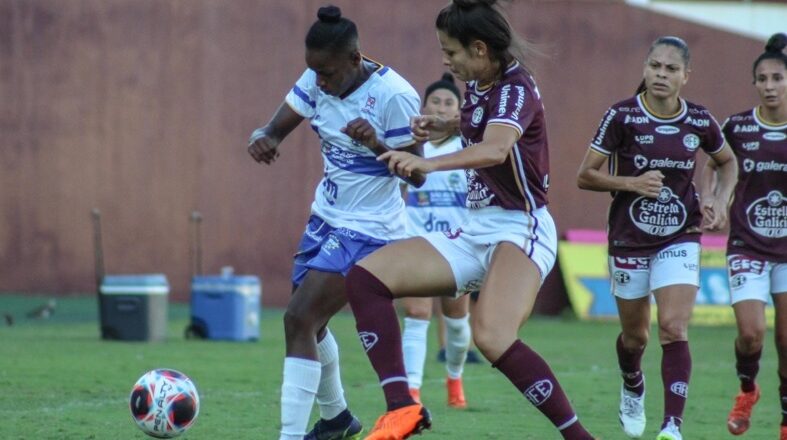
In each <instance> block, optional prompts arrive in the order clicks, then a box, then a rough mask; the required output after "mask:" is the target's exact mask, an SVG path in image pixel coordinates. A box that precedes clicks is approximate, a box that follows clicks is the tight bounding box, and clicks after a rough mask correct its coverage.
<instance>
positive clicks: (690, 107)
mask: <svg viewBox="0 0 787 440" xmlns="http://www.w3.org/2000/svg"><path fill="white" fill-rule="evenodd" d="M683 102H685V103H686V111H687V113H688V115H689V116H695V117H697V116H699V117H709V116H713V115H712V114H711V112H710V110H708V108H707V107H705V106H704V105H702V104H698V103H696V102H693V101H689V100H688V99H684V100H683Z"/></svg>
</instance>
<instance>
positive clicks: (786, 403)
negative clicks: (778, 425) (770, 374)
mask: <svg viewBox="0 0 787 440" xmlns="http://www.w3.org/2000/svg"><path fill="white" fill-rule="evenodd" d="M779 398H780V399H781V401H782V426H787V377H784V376H782V375H781V374H780V375H779Z"/></svg>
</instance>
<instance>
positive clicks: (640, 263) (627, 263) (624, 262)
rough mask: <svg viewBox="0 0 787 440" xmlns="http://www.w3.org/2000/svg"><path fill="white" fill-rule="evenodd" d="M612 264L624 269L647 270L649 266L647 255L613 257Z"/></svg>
mask: <svg viewBox="0 0 787 440" xmlns="http://www.w3.org/2000/svg"><path fill="white" fill-rule="evenodd" d="M612 262H613V265H614V266H615V267H617V268H619V269H625V270H647V269H648V268H649V267H650V258H648V257H614V258H613V259H612Z"/></svg>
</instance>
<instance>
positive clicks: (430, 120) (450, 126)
mask: <svg viewBox="0 0 787 440" xmlns="http://www.w3.org/2000/svg"><path fill="white" fill-rule="evenodd" d="M410 128H411V129H412V130H413V137H414V138H415V140H417V141H419V142H426V141H433V140H435V139H440V138H444V137H446V136H451V135H458V134H459V116H456V117H454V118H450V119H446V118H443V117H440V116H438V115H422V116H416V117H414V118H413V120H412V121H411V123H410Z"/></svg>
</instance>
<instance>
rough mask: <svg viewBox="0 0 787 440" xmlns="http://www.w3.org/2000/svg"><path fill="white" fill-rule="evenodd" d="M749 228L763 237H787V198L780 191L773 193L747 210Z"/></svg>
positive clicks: (752, 204)
mask: <svg viewBox="0 0 787 440" xmlns="http://www.w3.org/2000/svg"><path fill="white" fill-rule="evenodd" d="M746 220H747V221H748V223H749V228H751V230H752V231H754V232H755V233H757V234H759V235H761V236H763V237H771V238H783V237H787V198H785V197H784V195H783V194H782V193H781V192H779V191H771V192H769V193H768V195H766V196H765V197H761V198H759V199H757V200H755V201H754V202H752V203H751V205H749V207H748V208H746Z"/></svg>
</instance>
